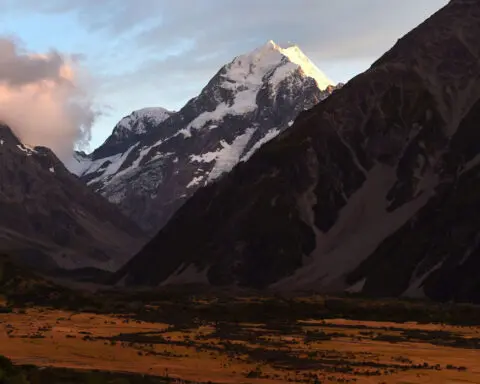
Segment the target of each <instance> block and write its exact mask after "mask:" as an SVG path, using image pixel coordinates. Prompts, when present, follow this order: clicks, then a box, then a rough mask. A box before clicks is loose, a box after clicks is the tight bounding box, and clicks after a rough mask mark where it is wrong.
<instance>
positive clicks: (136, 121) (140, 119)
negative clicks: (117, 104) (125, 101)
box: [113, 107, 173, 139]
mask: <svg viewBox="0 0 480 384" xmlns="http://www.w3.org/2000/svg"><path fill="white" fill-rule="evenodd" d="M172 113H173V112H171V111H169V110H167V109H165V108H161V107H149V108H142V109H139V110H137V111H133V112H132V113H131V114H130V115H128V116H125V117H124V118H123V119H122V120H120V121H119V122H118V124H117V125H116V127H115V128H114V130H113V135H114V136H116V137H117V138H119V139H121V138H123V137H125V136H128V135H130V134H132V133H133V134H136V135H138V134H142V133H145V132H147V129H148V125H149V124H148V123H150V125H151V126H156V125H158V124H160V123H161V122H163V121H164V120H166V119H167V118H169V117H170V116H171V115H172Z"/></svg>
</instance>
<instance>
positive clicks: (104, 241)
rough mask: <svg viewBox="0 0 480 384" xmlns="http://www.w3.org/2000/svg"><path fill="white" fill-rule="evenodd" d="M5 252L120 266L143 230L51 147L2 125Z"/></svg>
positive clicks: (35, 262) (0, 235)
mask: <svg viewBox="0 0 480 384" xmlns="http://www.w3.org/2000/svg"><path fill="white" fill-rule="evenodd" d="M0 210H1V212H2V214H1V215H0V239H1V241H0V251H4V252H8V253H9V254H11V255H13V256H15V257H16V258H17V259H18V260H21V261H23V262H25V263H27V264H29V265H32V266H34V267H36V268H39V269H55V268H58V267H60V268H64V269H73V268H83V267H97V268H101V269H106V270H115V269H116V268H118V267H119V265H121V264H122V263H124V262H125V261H126V260H127V259H128V257H130V256H131V255H132V254H133V253H134V252H135V251H136V250H137V249H138V247H139V246H140V245H141V242H142V240H143V239H144V234H143V232H142V231H141V230H140V229H139V228H138V227H137V226H136V225H135V224H134V223H133V222H131V221H130V220H129V219H127V218H126V217H124V216H123V215H122V214H121V213H120V212H119V211H118V209H117V208H116V207H115V206H114V205H112V204H110V203H108V202H107V201H106V200H105V199H104V198H102V197H101V196H98V195H96V194H95V193H94V192H92V191H90V190H89V189H88V188H87V187H85V185H84V184H83V183H82V182H81V181H80V180H79V179H78V178H77V177H75V176H73V175H72V174H71V173H70V172H68V171H67V169H66V168H65V167H64V166H63V164H62V163H61V162H60V160H59V159H58V158H57V157H56V156H55V155H54V154H53V152H52V151H50V150H49V149H48V148H44V147H35V148H31V147H29V146H27V145H24V144H22V143H21V142H20V141H19V140H18V139H17V137H16V136H15V135H14V134H13V133H12V131H11V130H10V128H8V127H7V126H5V125H0Z"/></svg>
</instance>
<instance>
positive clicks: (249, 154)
mask: <svg viewBox="0 0 480 384" xmlns="http://www.w3.org/2000/svg"><path fill="white" fill-rule="evenodd" d="M279 133H280V130H279V129H278V128H272V129H270V130H268V131H267V133H266V134H265V136H263V137H262V138H261V139H260V140H258V141H257V142H256V143H255V144H254V145H253V147H252V148H250V150H249V151H248V152H247V153H246V154H245V155H244V156H243V157H242V159H241V160H240V161H247V160H248V159H250V157H252V155H253V154H254V153H255V152H256V151H257V150H258V149H259V148H260V147H261V146H262V145H263V144H265V143H267V142H268V141H270V140H272V139H273V138H274V137H275V136H277V135H278V134H279Z"/></svg>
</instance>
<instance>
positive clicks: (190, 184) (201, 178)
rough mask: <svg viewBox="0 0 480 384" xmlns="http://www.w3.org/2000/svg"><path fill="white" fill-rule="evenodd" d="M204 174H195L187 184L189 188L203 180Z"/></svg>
mask: <svg viewBox="0 0 480 384" xmlns="http://www.w3.org/2000/svg"><path fill="white" fill-rule="evenodd" d="M203 179H204V177H203V176H195V177H194V178H193V179H192V181H190V183H188V184H187V188H192V187H195V186H196V185H198V184H200V183H201V182H202V181H203Z"/></svg>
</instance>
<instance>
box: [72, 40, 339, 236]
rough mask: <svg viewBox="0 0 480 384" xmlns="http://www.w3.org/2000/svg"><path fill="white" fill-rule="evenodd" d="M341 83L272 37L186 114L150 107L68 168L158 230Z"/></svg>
mask: <svg viewBox="0 0 480 384" xmlns="http://www.w3.org/2000/svg"><path fill="white" fill-rule="evenodd" d="M336 88H337V87H334V86H333V85H332V81H331V80H329V79H328V78H327V77H326V76H325V75H324V74H323V73H322V72H321V71H320V70H319V69H318V68H317V67H316V66H315V65H314V64H313V63H312V62H311V61H310V60H309V59H308V58H307V57H306V56H305V55H304V54H303V53H302V51H301V50H300V49H299V48H298V47H297V46H290V47H287V48H281V47H280V46H278V45H277V44H275V43H274V42H272V41H269V42H267V43H266V44H265V45H264V46H262V47H259V48H257V49H255V50H254V51H252V52H250V53H248V54H245V55H241V56H238V57H236V58H235V59H234V60H233V61H232V62H230V63H228V64H227V65H224V66H223V67H222V68H221V69H220V70H219V71H218V72H217V73H216V74H215V76H214V77H213V78H212V79H211V80H210V81H209V82H208V84H207V85H206V86H205V88H203V90H202V91H201V92H200V94H199V95H198V96H197V97H195V98H193V99H191V100H190V101H189V102H188V103H187V104H186V105H185V106H184V107H183V108H182V109H180V111H178V112H170V111H166V110H164V109H162V108H147V109H143V110H140V111H136V112H133V113H132V114H131V115H129V116H127V117H125V118H124V119H122V120H121V121H120V122H119V123H118V124H117V126H116V127H115V129H114V130H113V133H112V135H111V136H110V137H109V138H108V139H107V140H106V141H105V143H104V144H103V145H101V146H100V147H99V148H98V149H96V150H95V151H94V152H93V153H92V154H90V155H85V154H83V153H77V154H76V156H75V160H74V161H73V163H72V164H70V165H69V168H70V170H71V171H72V172H73V173H75V174H76V175H78V176H79V177H80V178H81V179H82V180H83V181H84V182H86V183H87V184H88V185H89V186H90V187H91V188H92V189H93V190H94V191H97V192H99V193H101V194H102V195H103V196H105V197H106V198H107V199H108V200H110V201H111V202H113V203H115V204H118V205H119V207H120V208H121V209H122V211H123V212H124V213H125V214H126V215H127V216H129V217H130V218H132V219H133V220H135V221H136V222H137V223H138V224H139V225H140V226H142V227H143V228H144V229H146V230H147V231H149V232H150V233H152V234H153V233H155V232H156V231H157V230H158V229H159V228H161V227H162V226H163V225H165V223H167V221H168V220H169V219H170V218H171V216H172V215H173V214H174V213H175V212H176V210H177V209H178V208H179V207H180V206H181V205H182V204H183V203H184V202H185V201H187V200H188V199H189V198H190V197H191V196H192V195H193V194H194V192H195V191H197V190H198V189H199V188H200V187H202V186H204V185H206V184H209V183H211V182H212V181H214V180H217V179H218V178H219V177H220V176H222V175H224V174H226V173H227V172H229V171H230V170H232V169H233V168H234V167H235V165H236V164H237V163H239V162H243V161H246V160H247V159H248V158H250V156H251V155H252V154H253V153H254V152H255V151H256V150H257V149H259V148H260V147H261V146H262V145H263V144H264V143H266V142H267V141H269V140H271V139H272V138H274V137H275V136H276V135H278V134H279V133H280V132H282V131H284V130H285V129H287V128H288V127H289V126H291V125H292V124H293V122H294V120H295V118H296V116H297V115H298V114H299V113H300V112H302V111H304V110H307V109H309V108H311V107H313V106H314V105H315V104H317V103H318V102H319V101H321V100H323V99H324V98H326V97H327V96H329V95H330V94H331V93H332V92H333V90H335V89H336Z"/></svg>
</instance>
